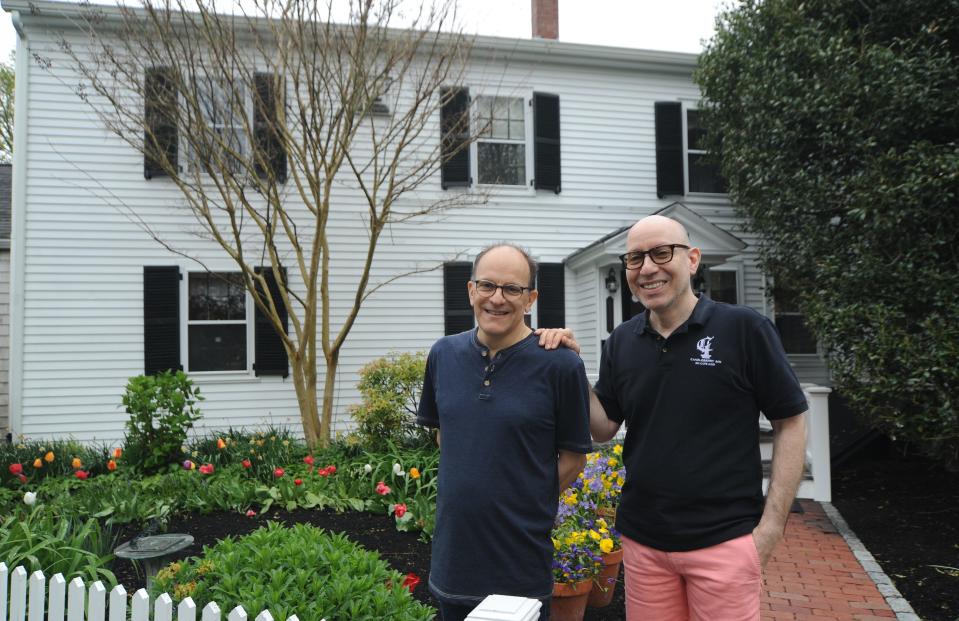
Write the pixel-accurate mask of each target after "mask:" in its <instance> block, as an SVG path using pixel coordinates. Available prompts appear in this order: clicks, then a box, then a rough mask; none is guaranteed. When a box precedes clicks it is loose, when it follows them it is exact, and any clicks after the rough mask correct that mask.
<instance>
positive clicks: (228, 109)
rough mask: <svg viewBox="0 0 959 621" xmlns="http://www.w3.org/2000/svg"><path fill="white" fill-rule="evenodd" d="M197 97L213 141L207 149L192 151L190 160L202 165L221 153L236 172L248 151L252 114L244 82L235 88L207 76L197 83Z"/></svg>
mask: <svg viewBox="0 0 959 621" xmlns="http://www.w3.org/2000/svg"><path fill="white" fill-rule="evenodd" d="M196 97H197V103H198V104H199V107H200V112H201V114H202V115H203V122H204V123H205V125H206V126H207V127H208V128H209V129H210V133H209V134H208V135H209V136H211V140H210V144H208V145H204V149H200V148H196V149H195V150H193V149H191V150H190V151H188V163H189V164H190V165H191V166H193V167H200V166H201V165H202V163H203V162H204V161H207V160H208V159H209V158H212V157H213V156H214V155H218V156H219V160H220V161H222V162H224V163H225V164H226V165H227V166H229V167H230V169H231V170H232V171H233V172H239V170H240V167H241V162H242V161H243V158H244V157H245V154H246V152H247V148H246V134H245V131H244V128H243V125H244V116H248V115H249V110H248V109H247V107H248V106H247V104H248V103H249V102H248V101H247V97H246V94H245V91H244V89H243V87H242V85H238V86H237V87H236V91H235V90H234V89H232V88H229V87H227V86H226V85H224V84H222V83H221V82H220V81H218V80H214V79H212V78H209V77H204V78H201V79H199V80H198V81H197V83H196ZM206 149H209V150H206Z"/></svg>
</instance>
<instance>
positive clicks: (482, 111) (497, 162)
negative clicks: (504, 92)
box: [472, 95, 532, 187]
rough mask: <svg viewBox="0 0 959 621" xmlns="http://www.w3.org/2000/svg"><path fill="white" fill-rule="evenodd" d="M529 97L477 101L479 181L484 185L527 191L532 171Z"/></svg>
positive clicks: (475, 110)
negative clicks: (530, 171)
mask: <svg viewBox="0 0 959 621" xmlns="http://www.w3.org/2000/svg"><path fill="white" fill-rule="evenodd" d="M527 103H528V101H527V98H526V97H500V96H488V95H487V96H484V95H480V96H477V97H476V100H475V104H474V105H475V109H474V112H473V119H474V121H475V123H476V124H477V127H479V128H483V126H484V125H488V126H487V127H486V128H485V129H483V130H482V131H480V132H479V134H480V135H479V136H478V137H477V139H476V141H475V146H474V147H472V148H473V149H475V153H476V157H475V158H474V159H475V160H476V164H475V166H476V179H477V182H478V183H479V184H480V185H500V186H512V187H525V186H526V185H527V183H528V180H529V170H530V161H529V158H530V154H531V153H532V150H531V147H530V145H531V141H530V131H529V130H530V119H529V114H528V112H529V111H528V108H529V106H528V105H527Z"/></svg>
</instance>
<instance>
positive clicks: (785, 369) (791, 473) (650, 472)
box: [540, 216, 807, 621]
mask: <svg viewBox="0 0 959 621" xmlns="http://www.w3.org/2000/svg"><path fill="white" fill-rule="evenodd" d="M626 248H627V252H626V254H624V255H622V256H621V257H620V259H621V260H622V261H623V265H624V267H625V268H626V274H627V281H628V282H629V287H630V290H631V291H632V292H633V295H635V296H636V297H637V298H638V299H639V301H640V302H641V303H642V304H643V305H644V306H645V307H646V309H647V311H646V312H645V313H642V314H640V315H637V316H636V317H633V318H632V319H630V320H629V321H626V322H624V323H623V324H621V325H620V326H618V327H617V328H616V329H615V330H614V331H613V333H612V334H611V335H610V337H609V339H607V341H606V344H605V346H604V349H603V355H602V359H601V361H600V369H599V381H598V382H597V383H596V385H595V387H594V389H593V395H592V397H591V403H590V431H591V432H592V435H593V439H594V440H596V441H598V442H605V441H607V440H609V439H611V438H612V437H613V436H614V435H615V434H616V433H617V431H618V430H619V427H620V425H621V424H622V423H624V422H625V423H626V439H625V442H624V451H623V461H624V464H625V466H626V485H625V487H624V489H623V495H622V500H621V503H620V507H619V510H618V512H617V515H616V528H617V530H619V531H620V532H621V533H622V534H623V548H624V552H625V554H624V566H625V568H626V591H627V592H626V611H627V619H629V620H633V619H636V620H639V619H655V620H656V621H673V620H675V621H685V620H687V619H694V620H703V621H706V620H709V621H717V620H726V619H728V620H730V621H732V620H734V619H735V620H737V621H739V620H743V619H749V620H756V621H758V620H759V597H760V588H761V579H762V576H761V572H762V566H763V565H764V564H765V563H766V562H767V561H768V559H769V557H770V556H771V555H772V551H773V549H774V548H775V547H776V544H777V543H778V542H779V540H780V539H781V538H782V535H783V531H784V529H785V525H786V518H787V516H788V513H789V507H790V505H791V504H792V501H793V499H794V497H795V494H796V490H797V488H798V486H799V481H800V479H801V477H802V471H803V465H804V463H805V438H806V427H805V412H806V409H807V405H806V400H805V396H804V394H803V392H802V389H801V388H800V386H799V382H798V381H797V380H796V376H795V374H794V373H793V371H792V369H791V368H790V366H789V363H788V361H787V360H786V355H785V352H784V351H783V348H782V345H781V343H780V341H779V337H778V335H777V333H776V330H775V328H774V327H773V325H772V323H771V322H770V321H769V320H768V319H767V318H765V317H763V316H762V315H760V314H759V313H757V312H755V311H753V310H752V309H749V308H747V307H743V306H736V305H731V304H721V303H717V302H713V301H712V300H709V299H708V298H706V297H705V296H701V297H697V296H696V295H695V293H694V292H693V289H692V284H691V278H692V276H693V275H694V274H695V273H696V270H697V268H698V267H699V261H700V251H699V249H698V248H693V247H690V243H689V238H688V236H687V234H686V231H685V229H684V228H683V226H682V225H681V224H679V223H678V222H676V221H675V220H671V219H669V218H665V217H662V216H650V217H648V218H644V219H642V220H640V221H639V222H637V223H636V224H635V225H634V226H633V228H632V229H630V232H629V234H628V237H627V242H626ZM540 340H541V343H542V344H544V345H545V346H546V347H547V348H554V347H556V346H558V345H559V344H560V343H561V342H562V343H564V344H566V345H567V346H568V347H571V348H573V349H574V350H576V351H578V350H579V347H578V345H577V344H576V342H575V341H574V340H573V338H572V333H571V332H570V331H568V330H557V331H547V332H546V333H544V334H541V339H540ZM760 412H762V413H763V414H765V416H766V417H767V418H768V419H769V420H770V421H771V423H772V426H773V433H774V440H773V459H772V472H771V477H770V486H769V493H768V496H767V498H766V499H765V502H764V500H763V495H762V465H761V459H760V453H759V427H758V419H759V414H760Z"/></svg>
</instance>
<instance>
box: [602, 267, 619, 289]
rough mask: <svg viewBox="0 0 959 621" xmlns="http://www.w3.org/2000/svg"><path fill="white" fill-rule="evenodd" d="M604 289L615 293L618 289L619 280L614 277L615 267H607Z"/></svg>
mask: <svg viewBox="0 0 959 621" xmlns="http://www.w3.org/2000/svg"><path fill="white" fill-rule="evenodd" d="M605 282H606V290H607V291H609V292H610V293H616V290H617V289H619V280H618V279H617V278H616V269H615V268H612V267H611V268H609V272H607V274H606V280H605Z"/></svg>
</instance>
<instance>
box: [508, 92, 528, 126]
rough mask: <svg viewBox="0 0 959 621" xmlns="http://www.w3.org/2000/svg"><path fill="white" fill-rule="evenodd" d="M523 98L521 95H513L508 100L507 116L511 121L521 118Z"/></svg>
mask: <svg viewBox="0 0 959 621" xmlns="http://www.w3.org/2000/svg"><path fill="white" fill-rule="evenodd" d="M524 116H525V115H524V114H523V99H522V98H521V97H514V98H513V99H511V100H510V105H509V118H510V120H511V121H515V120H517V119H518V120H520V121H522V120H523V117H524Z"/></svg>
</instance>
